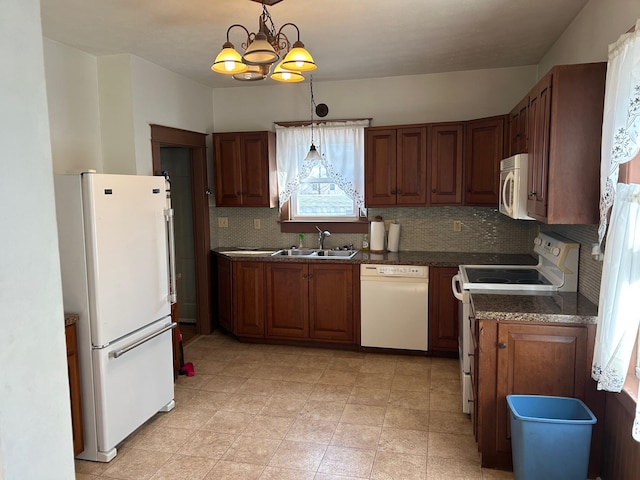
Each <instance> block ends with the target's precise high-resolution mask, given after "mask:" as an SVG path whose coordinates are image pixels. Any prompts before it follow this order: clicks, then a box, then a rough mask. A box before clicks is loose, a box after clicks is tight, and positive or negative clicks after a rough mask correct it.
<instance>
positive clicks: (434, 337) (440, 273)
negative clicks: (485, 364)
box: [429, 267, 460, 353]
mask: <svg viewBox="0 0 640 480" xmlns="http://www.w3.org/2000/svg"><path fill="white" fill-rule="evenodd" d="M456 273H458V269H457V268H449V267H432V268H430V269H429V351H430V352H451V353H455V352H457V351H458V305H459V303H460V302H458V300H457V299H456V297H454V296H453V292H452V291H451V278H452V277H453V276H454V275H455V274H456Z"/></svg>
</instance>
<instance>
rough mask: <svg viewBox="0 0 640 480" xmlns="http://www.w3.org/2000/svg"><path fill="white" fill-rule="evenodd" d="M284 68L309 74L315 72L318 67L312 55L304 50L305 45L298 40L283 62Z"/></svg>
mask: <svg viewBox="0 0 640 480" xmlns="http://www.w3.org/2000/svg"><path fill="white" fill-rule="evenodd" d="M282 68H285V69H287V70H293V71H295V72H308V71H311V70H315V69H316V68H318V66H317V65H316V63H315V62H314V61H313V57H312V56H311V54H310V53H309V52H307V50H306V49H305V48H304V44H303V43H302V42H301V41H300V40H298V41H297V42H296V43H294V44H293V48H292V49H291V50H290V51H289V53H287V54H286V55H285V57H284V60H282Z"/></svg>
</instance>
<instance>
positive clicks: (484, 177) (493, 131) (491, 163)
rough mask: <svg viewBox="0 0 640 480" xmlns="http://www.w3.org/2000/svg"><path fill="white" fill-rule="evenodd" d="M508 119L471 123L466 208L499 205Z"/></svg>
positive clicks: (467, 138)
mask: <svg viewBox="0 0 640 480" xmlns="http://www.w3.org/2000/svg"><path fill="white" fill-rule="evenodd" d="M504 124H505V117H504V116H502V115H501V116H499V117H490V118H481V119H479V120H471V121H469V122H467V126H466V135H465V152H464V204H465V205H485V206H492V207H495V206H496V205H498V194H499V190H500V161H501V160H502V159H503V158H504V156H505V155H504V150H505V148H504Z"/></svg>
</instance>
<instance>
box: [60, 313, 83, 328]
mask: <svg viewBox="0 0 640 480" xmlns="http://www.w3.org/2000/svg"><path fill="white" fill-rule="evenodd" d="M78 320H80V316H79V315H78V314H77V313H65V314H64V326H65V327H68V326H69V325H73V324H74V323H77V322H78Z"/></svg>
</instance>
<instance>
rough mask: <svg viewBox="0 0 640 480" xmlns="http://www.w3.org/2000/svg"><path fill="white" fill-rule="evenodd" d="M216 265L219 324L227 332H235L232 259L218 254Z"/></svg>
mask: <svg viewBox="0 0 640 480" xmlns="http://www.w3.org/2000/svg"><path fill="white" fill-rule="evenodd" d="M216 265H217V277H218V285H217V287H218V288H217V299H218V325H220V327H222V328H223V329H224V330H226V331H227V332H233V269H232V266H231V260H228V259H226V258H224V257H221V256H218V258H217V262H216Z"/></svg>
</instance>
